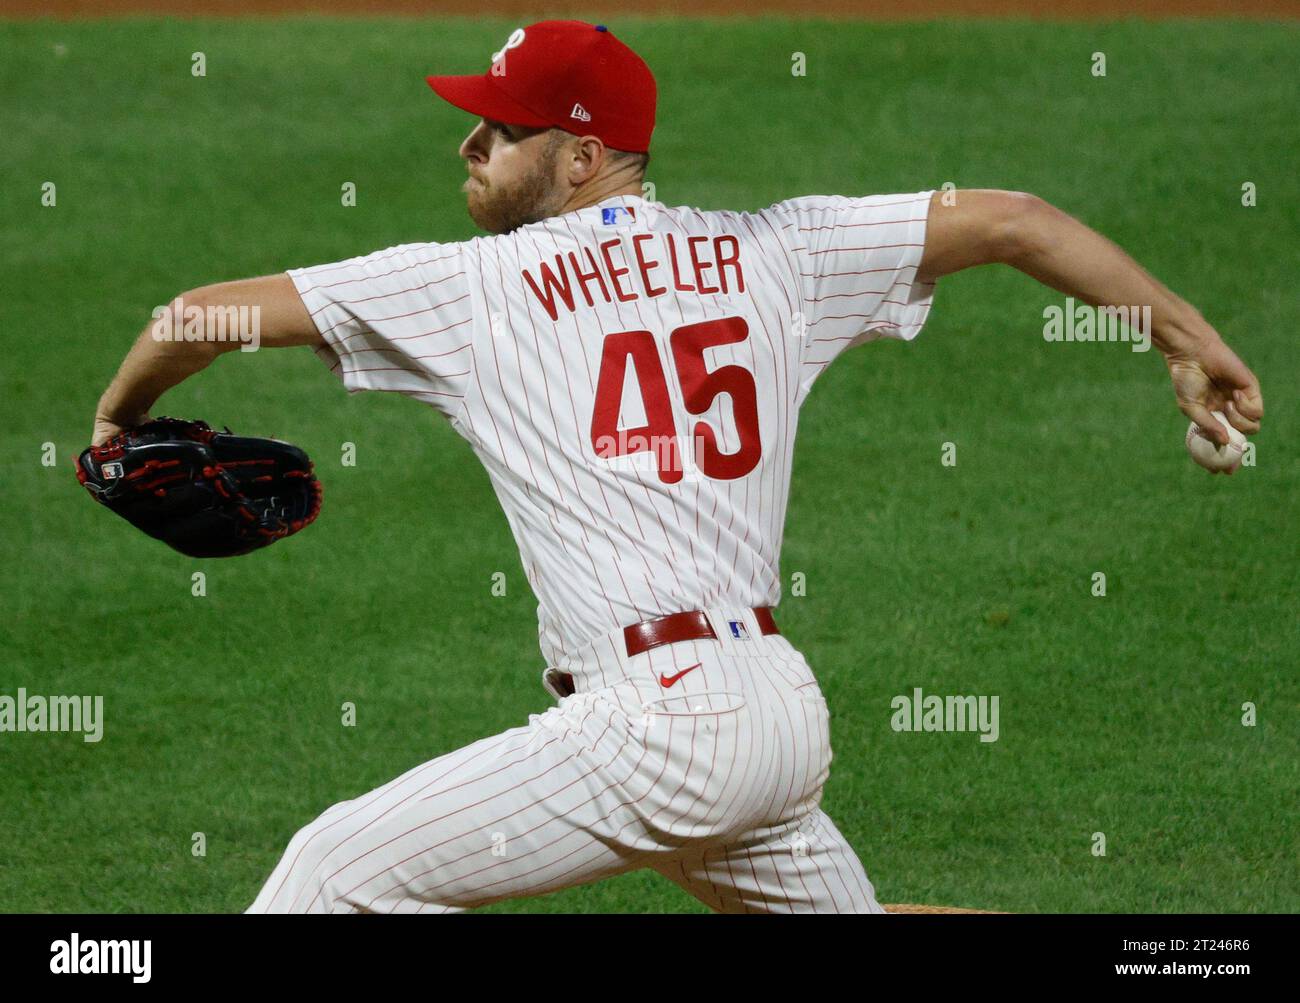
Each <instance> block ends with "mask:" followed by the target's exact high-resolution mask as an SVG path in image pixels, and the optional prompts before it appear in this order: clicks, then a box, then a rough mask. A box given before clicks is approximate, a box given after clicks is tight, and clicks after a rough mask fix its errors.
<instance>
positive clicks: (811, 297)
mask: <svg viewBox="0 0 1300 1003" xmlns="http://www.w3.org/2000/svg"><path fill="white" fill-rule="evenodd" d="M932 194H933V192H931V191H924V192H917V193H915V194H910V195H907V194H903V195H871V196H867V197H865V198H849V197H846V196H842V195H810V196H806V197H804V198H796V199H788V200H787V201H785V202H778V203H777V204H776V205H774V206H772V207H771V208H769V209H767V210H765V212H767V213H770V214H772V217H773V221H774V224H775V225H776V226H777V227H779V228H780V230H779V232H781V233H782V234H783V239H784V240H785V243H786V246H787V247H788V248H789V250H790V252H791V253H792V255H793V263H794V266H795V267H796V269H797V272H798V275H797V279H798V282H799V289H800V296H801V300H802V311H801V313H802V316H801V317H799V318H796V321H795V323H796V325H797V327H798V329H799V332H800V333H801V335H802V337H801V338H800V339H799V340H800V393H801V399H802V398H803V397H804V396H806V395H807V393H808V391H809V390H810V389H811V388H812V384H813V381H814V380H816V379H817V377H818V376H819V375H820V374H821V373H822V372H823V371H824V370H825V369H826V367H827V366H829V365H830V364H831V363H832V362H833V361H834V360H835V359H836V357H838V356H839V355H840V353H841V352H843V351H845V350H846V349H849V348H852V347H853V346H854V345H861V344H863V343H864V342H868V341H874V340H876V339H878V338H899V339H902V340H905V341H910V340H911V339H913V338H915V337H916V336H917V334H918V333H920V330H921V328H922V326H923V325H924V324H925V320H926V317H927V316H928V315H929V313H930V305H931V302H932V300H933V297H934V285H933V283H928V284H927V283H920V282H917V281H916V270H917V267H918V266H919V265H920V263H921V254H922V252H923V251H924V250H925V225H926V219H927V217H928V215H929V209H930V196H931V195H932Z"/></svg>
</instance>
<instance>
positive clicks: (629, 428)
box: [94, 21, 1263, 913]
mask: <svg viewBox="0 0 1300 1003" xmlns="http://www.w3.org/2000/svg"><path fill="white" fill-rule="evenodd" d="M429 84H430V85H431V86H432V88H433V89H434V90H435V91H436V92H437V93H438V94H439V95H441V96H442V97H443V98H445V99H446V100H447V101H448V102H450V103H451V104H452V105H454V106H456V107H457V108H459V109H462V110H463V111H466V112H469V113H470V114H471V115H473V116H474V117H475V118H476V120H477V121H476V122H475V124H474V126H473V128H472V129H471V131H470V133H469V135H468V136H467V137H466V138H465V140H464V142H463V143H462V144H461V147H460V156H461V157H462V158H463V160H464V161H465V166H466V170H467V172H468V177H467V179H466V181H465V183H464V188H463V191H464V193H465V195H466V198H467V201H468V208H469V213H470V216H471V217H472V218H473V219H474V221H475V222H476V223H477V224H478V225H479V226H480V227H481V228H482V229H483V230H485V231H487V232H488V234H489V235H488V236H483V237H477V238H474V239H471V240H467V241H463V242H455V243H435V242H430V243H414V244H402V245H399V246H395V247H389V248H387V249H385V250H381V251H377V252H375V253H373V254H367V255H363V256H361V257H356V258H351V259H349V260H346V261H340V262H336V263H332V264H321V265H316V266H313V267H306V268H294V269H290V270H289V271H288V272H286V273H283V274H279V275H271V276H265V277H262V278H253V279H247V280H244V281H236V282H225V283H219V284H216V285H211V286H206V287H203V288H200V289H194V290H190V291H188V292H185V293H183V294H182V295H183V300H184V301H185V302H186V303H187V304H199V305H210V306H215V307H223V308H239V307H253V306H256V307H258V308H259V309H260V311H261V314H260V316H261V329H260V338H261V343H262V345H263V346H265V347H273V348H280V347H292V346H307V347H310V348H312V349H313V350H314V351H315V353H316V354H317V355H318V356H319V357H320V359H321V360H322V361H323V362H324V364H325V366H326V367H328V369H329V371H330V372H332V373H333V374H334V375H335V376H336V377H337V378H338V379H339V380H341V381H342V383H343V386H344V387H346V388H347V390H348V391H350V392H356V391H361V390H376V391H388V392H393V393H401V394H405V395H407V396H409V397H413V398H415V399H416V400H417V401H420V402H422V403H424V404H427V405H428V406H430V407H432V408H434V409H435V410H436V411H438V412H439V413H440V414H441V415H443V416H444V417H445V418H446V420H447V421H449V422H450V423H451V425H452V427H453V428H454V429H455V430H456V431H457V432H458V433H459V434H460V435H461V436H463V437H464V438H465V439H467V440H468V441H469V444H470V446H471V447H472V448H473V450H474V452H475V454H476V455H477V456H478V458H479V459H480V460H481V461H482V463H483V464H484V466H485V467H486V468H487V471H488V474H489V475H490V478H491V482H492V485H493V487H494V489H495V491H496V494H497V497H498V498H499V499H500V502H501V506H502V508H503V509H504V510H505V514H506V518H507V520H508V521H509V524H510V528H511V530H512V531H513V533H514V536H515V539H516V541H517V542H518V545H519V552H520V557H521V560H522V563H523V567H524V570H525V573H526V575H527V578H528V581H529V583H530V584H531V586H532V588H533V590H534V592H535V594H536V596H537V599H538V611H537V612H538V621H539V624H538V626H539V641H540V646H541V651H542V654H543V656H544V658H545V666H546V668H545V671H544V673H543V685H544V686H545V687H546V688H547V689H548V690H549V691H550V692H551V693H552V694H553V695H554V697H555V698H556V702H555V704H554V706H552V707H551V708H550V709H549V710H546V711H545V712H544V713H540V714H534V715H531V716H530V717H529V719H528V723H527V724H523V725H521V726H519V727H516V728H512V729H510V730H509V731H506V732H504V733H503V734H500V735H495V736H492V737H490V738H484V739H482V740H481V741H478V742H475V743H474V744H472V745H470V746H468V747H466V748H463V749H459V750H457V751H454V752H449V753H447V754H446V755H443V756H440V757H438V758H436V759H433V760H431V761H429V762H427V763H422V764H420V765H418V766H416V767H414V768H413V769H411V770H410V771H409V772H407V773H404V774H403V775H401V776H399V777H397V778H396V779H395V780H393V781H391V782H390V783H388V784H386V785H385V786H383V787H380V788H379V789H378V790H373V791H369V792H367V793H362V794H358V795H357V796H356V797H355V798H353V799H351V800H347V801H341V802H339V803H338V804H335V805H333V806H331V807H329V808H327V809H326V810H325V811H324V812H323V813H322V814H321V815H320V817H319V818H317V819H315V820H314V821H312V822H310V823H308V824H307V825H305V826H304V827H303V828H302V829H301V830H300V831H299V832H298V833H297V834H296V835H295V836H294V837H293V839H292V840H291V841H290V842H289V845H288V848H287V849H286V850H285V852H284V855H283V857H282V858H281V860H280V862H279V864H278V865H277V866H276V868H275V870H274V872H273V873H272V874H271V875H270V877H269V878H268V879H267V881H266V884H265V886H264V887H263V888H262V890H261V892H260V893H259V894H258V895H257V898H256V900H255V901H254V902H253V903H252V905H251V907H250V909H249V911H250V912H379V913H390V912H453V911H459V910H464V909H468V908H472V907H475V906H479V905H483V904H485V903H489V902H493V901H496V900H500V899H505V898H513V897H519V896H528V895H537V894H541V893H545V892H551V891H555V890H557V889H560V888H566V887H569V886H572V885H578V884H583V883H585V882H589V881H594V880H596V879H598V878H603V877H606V876H609V875H614V874H619V873H622V872H625V871H628V870H632V869H635V868H643V867H651V868H654V869H655V870H657V871H658V872H659V873H661V874H663V875H664V876H666V877H667V878H669V879H670V880H672V881H674V882H676V883H677V884H678V885H680V886H681V887H682V888H683V889H685V890H686V891H687V892H688V893H690V894H691V895H694V896H696V897H697V898H698V899H700V900H701V901H703V902H704V903H706V904H707V905H708V906H709V907H710V908H712V909H714V910H717V911H719V912H881V911H883V910H882V909H881V907H880V905H879V904H878V903H877V901H876V896H875V893H874V890H873V888H872V885H871V882H870V881H869V880H868V879H867V875H866V873H865V872H864V870H863V867H862V864H861V863H860V862H859V860H858V857H857V855H856V854H855V853H854V851H853V848H852V847H850V846H849V844H848V843H847V842H846V841H845V839H844V837H843V836H842V835H841V834H840V831H839V830H838V829H837V828H836V826H835V824H834V822H832V821H831V819H830V818H829V817H827V815H826V813H825V812H824V811H823V810H822V808H821V806H820V802H821V795H822V789H823V785H824V784H825V782H826V779H827V775H828V771H829V769H830V764H831V743H830V729H829V718H828V712H827V706H826V701H825V700H824V699H823V697H822V694H821V691H820V689H819V687H818V684H817V680H816V678H815V677H814V675H813V672H812V669H811V668H810V667H809V665H808V663H807V661H806V660H805V659H804V657H803V655H802V654H800V652H799V650H798V649H797V648H795V647H794V646H793V645H792V644H791V643H790V642H789V641H788V640H787V639H786V638H785V637H784V636H783V635H782V634H781V632H780V629H779V627H778V621H777V618H776V616H775V614H774V609H775V607H776V606H777V605H778V603H779V602H780V599H781V578H780V574H779V570H778V565H779V558H780V553H781V541H782V536H783V532H784V525H785V513H786V500H787V496H788V492H789V487H790V470H791V457H792V454H793V449H794V440H795V429H796V425H797V422H798V416H799V410H800V407H801V405H802V404H803V402H804V400H805V399H806V398H807V396H808V394H809V392H810V391H811V389H812V387H813V385H814V383H815V382H816V380H817V378H818V376H819V375H820V374H821V373H822V372H823V371H824V370H825V369H826V367H827V366H829V365H830V364H831V363H832V362H833V361H834V360H835V359H836V357H837V356H839V355H840V353H842V352H844V351H845V350H847V349H849V348H852V347H853V346H855V345H860V344H863V343H865V342H869V341H872V340H875V339H878V338H899V339H903V340H911V339H912V338H915V337H916V336H917V335H918V334H919V333H920V331H921V329H922V327H923V326H924V325H925V321H926V317H927V315H928V314H929V312H930V307H931V302H932V299H933V296H934V287H935V283H936V281H937V280H938V279H939V278H941V277H942V276H944V275H948V274H950V273H952V272H955V271H958V270H960V269H964V268H970V267H972V266H975V265H983V264H992V263H1003V264H1008V265H1011V266H1013V267H1015V268H1018V269H1020V270H1021V271H1023V272H1025V273H1027V274H1029V275H1031V276H1033V277H1034V278H1035V279H1037V280H1039V281H1040V282H1043V283H1045V284H1046V285H1048V286H1051V287H1052V288H1054V289H1057V290H1060V291H1061V292H1062V293H1065V294H1067V295H1069V296H1073V297H1075V298H1077V299H1078V300H1080V301H1083V302H1086V303H1089V304H1092V305H1094V306H1103V305H1108V304H1149V305H1150V307H1151V328H1152V330H1151V338H1152V341H1153V343H1154V344H1155V345H1156V346H1157V347H1158V348H1159V349H1160V350H1161V352H1162V353H1163V354H1164V357H1165V361H1166V364H1167V366H1168V369H1169V374H1170V377H1171V379H1172V382H1173V387H1174V394H1175V397H1176V399H1177V402H1178V406H1179V407H1180V408H1181V409H1182V411H1183V412H1184V413H1185V414H1186V415H1187V416H1188V417H1190V418H1191V419H1193V420H1194V421H1195V422H1197V423H1198V424H1199V425H1200V426H1201V428H1202V429H1204V430H1205V431H1204V433H1203V434H1204V435H1205V436H1206V438H1209V439H1211V440H1213V441H1215V442H1219V443H1224V442H1226V441H1227V434H1226V430H1225V429H1224V428H1223V427H1222V426H1220V425H1219V424H1218V423H1217V422H1216V421H1214V420H1213V419H1212V418H1211V416H1210V412H1212V411H1216V410H1217V411H1221V412H1223V413H1224V414H1226V415H1227V417H1228V419H1229V421H1230V423H1231V424H1232V425H1233V426H1234V427H1235V428H1236V429H1238V430H1240V431H1241V432H1243V433H1246V434H1251V433H1254V432H1256V431H1257V430H1258V429H1259V427H1260V425H1259V421H1260V418H1261V417H1262V414H1263V402H1262V398H1261V395H1260V390H1259V386H1258V383H1257V381H1256V379H1255V377H1254V376H1253V375H1252V374H1251V372H1250V370H1249V369H1248V368H1247V367H1246V366H1245V365H1244V364H1243V363H1242V362H1241V361H1240V360H1239V359H1238V358H1237V356H1236V355H1234V354H1233V352H1232V351H1231V350H1230V349H1229V348H1228V347H1227V346H1226V345H1225V344H1224V342H1223V341H1222V340H1221V338H1220V337H1219V335H1218V334H1217V333H1216V332H1215V331H1214V329H1213V328H1212V327H1211V326H1210V325H1209V324H1208V323H1207V322H1206V321H1205V319H1204V318H1203V317H1201V315H1200V314H1199V313H1198V312H1197V311H1196V310H1195V309H1194V308H1193V307H1191V306H1190V305H1188V304H1187V303H1186V302H1184V301H1183V300H1181V299H1179V298H1178V297H1177V296H1176V295H1174V294H1173V293H1172V292H1170V291H1169V290H1168V289H1166V288H1165V287H1164V286H1162V285H1161V284H1160V283H1159V282H1157V281H1156V280H1155V279H1154V278H1153V277H1152V276H1151V275H1149V274H1148V273H1147V272H1145V271H1144V270H1143V269H1142V268H1141V267H1140V266H1139V265H1137V264H1136V263H1135V262H1134V261H1133V260H1132V259H1130V258H1129V257H1128V256H1127V255H1126V254H1125V253H1124V252H1123V251H1121V250H1120V249H1119V248H1118V247H1116V246H1115V245H1114V244H1112V243H1110V242H1109V241H1107V240H1106V239H1105V238H1103V237H1101V236H1100V235H1098V234H1097V233H1094V232H1093V231H1091V230H1089V229H1088V228H1087V227H1085V226H1083V225H1082V224H1080V223H1079V222H1077V221H1075V220H1074V219H1072V218H1071V217H1069V216H1067V215H1066V214H1064V213H1063V212H1060V211H1058V210H1057V209H1055V208H1053V207H1052V206H1050V205H1048V204H1046V203H1045V202H1043V201H1042V200H1040V199H1038V198H1036V197H1034V196H1032V195H1027V194H1023V193H1019V192H1007V191H966V190H961V191H956V192H951V193H948V192H932V191H918V192H912V193H902V194H887V195H873V196H867V197H862V196H856V195H854V196H840V195H817V196H809V197H804V198H792V199H789V200H787V201H784V202H779V203H777V204H775V205H772V206H770V207H768V208H766V209H763V210H761V211H758V212H731V211H721V210H699V209H692V208H686V207H680V206H679V207H669V206H667V205H664V204H662V203H659V202H657V201H653V200H651V199H648V198H646V197H645V196H644V194H643V187H642V182H643V176H644V172H645V169H646V164H647V160H648V156H649V152H648V151H649V149H650V138H651V133H652V131H653V129H654V123H655V104H656V88H655V81H654V77H653V76H652V74H651V72H650V70H649V68H648V67H647V66H646V64H645V63H644V62H643V61H642V60H641V59H640V57H638V56H637V55H636V54H635V53H634V52H633V51H632V50H631V49H630V48H628V47H627V46H626V45H625V44H623V43H622V42H621V41H619V40H618V39H617V38H615V36H614V35H613V33H612V32H610V31H609V30H607V29H606V28H605V27H604V26H603V25H591V24H586V23H583V22H580V21H545V22H541V23H538V24H532V25H529V26H527V27H525V28H520V29H516V30H515V31H514V32H513V33H512V34H511V35H510V37H509V39H508V40H507V41H506V43H505V45H504V46H503V47H502V49H501V50H500V51H498V52H496V53H494V54H493V55H492V58H491V64H490V68H489V69H488V70H487V71H486V72H485V73H483V74H482V75H476V76H435V77H430V78H429ZM238 347H240V346H239V342H237V341H233V340H219V339H212V340H179V339H178V340H172V341H158V340H155V339H154V338H153V337H150V335H149V332H148V330H146V332H145V333H143V334H142V335H141V336H140V338H139V340H138V341H137V342H136V344H135V346H134V347H133V348H132V349H131V351H130V352H129V353H128V355H127V357H126V359H125V361H124V362H123V364H122V367H121V369H120V371H119V372H118V374H117V376H116V378H115V379H114V380H113V382H112V384H111V385H110V386H109V388H108V389H107V391H106V392H105V393H104V395H103V398H102V400H101V401H100V404H99V409H98V413H97V415H96V420H95V428H94V441H95V442H96V443H104V442H106V441H107V440H109V439H110V438H111V437H114V436H116V435H119V434H121V433H123V432H125V431H129V430H130V429H132V428H135V427H136V426H139V425H141V424H142V423H144V422H146V421H147V420H149V414H148V412H149V411H150V409H151V408H152V406H153V405H154V402H155V401H156V400H157V399H158V397H159V396H160V395H161V394H163V393H164V392H165V391H166V390H168V389H169V388H170V387H172V386H175V385H176V384H178V383H179V382H181V381H182V380H184V379H186V378H187V377H189V376H191V375H193V374H194V373H196V372H198V371H200V370H201V369H203V368H204V367H205V366H207V365H208V364H209V363H210V362H211V361H212V360H213V359H214V358H215V357H216V356H217V355H219V354H221V353H222V352H227V351H231V350H233V349H235V348H238ZM244 364H246V365H248V364H251V363H244Z"/></svg>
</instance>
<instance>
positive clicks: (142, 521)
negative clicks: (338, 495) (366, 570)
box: [77, 418, 321, 557]
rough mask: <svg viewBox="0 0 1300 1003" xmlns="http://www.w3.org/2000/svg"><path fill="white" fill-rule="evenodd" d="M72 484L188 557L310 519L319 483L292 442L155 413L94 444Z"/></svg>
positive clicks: (220, 553) (263, 539)
mask: <svg viewBox="0 0 1300 1003" xmlns="http://www.w3.org/2000/svg"><path fill="white" fill-rule="evenodd" d="M77 480H79V481H80V482H81V483H82V484H83V485H84V486H85V488H86V490H87V491H89V492H90V494H91V496H92V497H93V498H94V499H95V500H96V501H97V502H99V503H100V504H101V505H105V506H107V507H108V508H110V509H112V510H113V511H114V512H116V513H117V514H118V515H120V516H121V517H122V518H123V519H125V520H126V521H127V522H129V523H130V524H131V525H132V526H135V527H136V528H137V529H139V530H143V531H144V532H145V533H148V534H149V535H150V536H152V537H154V538H155V539H158V540H162V541H163V542H164V543H166V544H167V545H168V546H169V547H171V548H173V549H174V550H179V551H180V552H181V553H182V554H188V555H189V556H190V557H234V556H236V555H238V554H247V553H248V552H249V551H250V550H256V549H258V548H259V547H265V546H266V545H267V544H270V543H274V542H275V541H276V540H279V539H281V538H282V537H285V536H290V535H291V534H293V533H296V532H298V530H300V529H303V528H305V527H306V526H309V525H311V523H312V522H313V521H314V520H315V519H316V516H317V515H318V514H319V512H320V504H321V484H320V481H318V480H317V479H316V477H315V475H314V474H313V473H312V462H311V460H309V459H308V458H307V454H306V453H304V452H303V451H302V450H301V449H299V448H298V447H297V446H291V445H290V444H289V443H287V442H281V441H280V440H278V439H253V438H247V437H245V436H239V435H232V434H231V433H230V430H229V429H227V430H226V431H225V432H214V431H213V430H212V429H211V428H209V427H208V425H207V424H206V423H204V422H201V421H182V420H180V419H178V418H157V419H154V420H153V421H149V422H146V423H145V424H143V425H140V426H138V427H136V428H132V429H129V430H127V431H125V432H122V433H120V434H118V435H115V436H113V438H111V439H109V440H108V441H107V442H105V443H104V444H103V445H101V446H91V447H90V448H89V449H87V450H85V451H84V452H83V453H82V454H81V456H80V457H78V459H77Z"/></svg>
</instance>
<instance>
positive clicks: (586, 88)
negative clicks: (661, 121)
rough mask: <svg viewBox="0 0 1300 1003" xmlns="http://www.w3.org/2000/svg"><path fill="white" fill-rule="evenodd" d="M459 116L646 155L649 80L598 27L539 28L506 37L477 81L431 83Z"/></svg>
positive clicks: (636, 59)
mask: <svg viewBox="0 0 1300 1003" xmlns="http://www.w3.org/2000/svg"><path fill="white" fill-rule="evenodd" d="M428 81H429V86H430V87H432V88H433V89H434V90H435V91H437V92H438V94H440V95H441V96H442V97H443V98H445V99H446V100H447V101H449V102H451V103H452V104H453V105H455V106H456V107H457V108H460V109H462V110H464V111H467V112H470V113H471V114H474V115H478V116H479V117H480V118H485V119H493V120H495V121H497V122H504V123H506V124H507V125H522V126H530V127H533V128H542V127H547V126H549V127H551V128H556V129H563V130H565V131H566V132H571V133H573V134H574V135H579V136H581V135H591V136H598V137H599V138H600V139H601V140H602V141H603V142H604V144H605V145H606V146H608V147H610V148H611V149H614V150H625V151H627V152H629V153H645V152H647V151H648V150H649V149H650V136H651V134H652V133H653V132H654V127H655V103H656V99H657V90H656V87H655V78H654V74H652V73H651V72H650V67H648V66H646V64H645V61H644V60H642V58H641V57H640V56H638V55H637V54H636V53H635V52H633V51H632V50H631V49H629V48H628V47H627V46H626V45H624V44H623V43H622V42H620V41H619V40H618V39H617V38H615V37H614V33H613V32H612V31H610V30H609V29H607V28H606V27H605V26H604V25H603V24H588V23H587V22H585V21H539V22H537V23H536V24H530V25H528V26H527V27H525V28H516V29H515V30H514V31H513V32H511V33H510V37H509V38H508V39H507V40H506V43H505V45H504V46H502V47H501V48H500V49H499V50H498V51H496V52H494V53H493V54H492V68H491V69H489V70H488V71H487V72H486V73H483V74H481V75H478V76H435V77H429V78H428Z"/></svg>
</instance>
